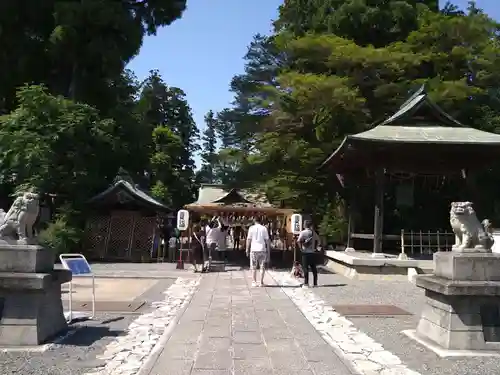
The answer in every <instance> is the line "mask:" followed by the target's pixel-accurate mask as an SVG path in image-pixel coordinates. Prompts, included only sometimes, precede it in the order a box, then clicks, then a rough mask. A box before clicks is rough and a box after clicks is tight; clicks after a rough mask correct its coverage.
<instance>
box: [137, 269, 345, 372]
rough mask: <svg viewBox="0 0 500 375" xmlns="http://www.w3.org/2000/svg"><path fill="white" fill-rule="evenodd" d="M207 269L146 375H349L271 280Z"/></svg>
mask: <svg viewBox="0 0 500 375" xmlns="http://www.w3.org/2000/svg"><path fill="white" fill-rule="evenodd" d="M249 281H250V279H249V273H248V272H245V271H232V272H227V273H220V274H207V275H205V276H204V278H203V279H202V280H201V283H200V286H199V290H198V291H197V292H196V294H195V295H194V296H193V298H192V300H191V303H190V304H189V306H188V308H187V310H186V311H185V313H184V314H183V316H182V317H181V319H180V321H179V324H178V325H177V326H176V328H175V329H174V331H173V333H172V336H171V337H170V339H169V340H168V342H167V344H166V346H165V347H164V349H163V351H162V352H161V353H160V355H159V357H158V359H157V361H156V363H155V364H154V366H153V367H152V369H151V371H150V372H149V373H148V374H147V375H167V374H168V375H188V374H189V375H223V374H224V375H225V374H235V375H246V374H248V375H252V374H259V375H262V374H264V373H271V374H275V375H278V374H283V375H327V374H328V375H351V374H353V372H352V370H351V369H350V368H349V367H348V365H346V363H345V362H344V361H343V359H341V358H339V357H338V356H337V354H336V353H335V352H334V351H333V349H332V347H331V346H330V345H329V344H328V343H326V341H325V340H324V339H323V338H322V337H321V336H320V334H319V333H318V332H317V331H316V329H315V328H314V327H313V326H312V325H311V324H310V323H309V321H308V320H307V319H306V318H305V317H304V315H302V313H301V312H300V311H299V310H298V309H297V307H296V306H295V304H294V303H293V302H292V301H291V300H290V298H289V297H288V296H287V295H286V294H285V293H284V292H283V290H282V289H281V288H280V287H278V286H277V285H276V284H275V282H274V280H273V279H272V278H270V277H269V276H266V283H267V284H268V285H269V286H267V287H265V288H251V287H250V286H249Z"/></svg>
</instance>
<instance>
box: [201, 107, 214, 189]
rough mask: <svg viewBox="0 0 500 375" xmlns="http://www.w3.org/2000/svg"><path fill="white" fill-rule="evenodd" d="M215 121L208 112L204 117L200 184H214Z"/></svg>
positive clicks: (212, 115) (210, 112) (212, 113)
mask: <svg viewBox="0 0 500 375" xmlns="http://www.w3.org/2000/svg"><path fill="white" fill-rule="evenodd" d="M216 128H217V119H216V118H215V115H214V112H213V111H211V110H210V111H209V112H208V113H207V114H206V115H205V131H204V132H203V136H202V142H203V143H202V152H201V160H202V164H201V168H200V171H199V172H198V180H199V181H200V182H201V183H206V184H213V183H216V182H217V181H216V177H215V174H214V167H215V164H216V162H217V134H216Z"/></svg>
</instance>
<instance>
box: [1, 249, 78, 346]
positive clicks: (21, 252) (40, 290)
mask: <svg viewBox="0 0 500 375" xmlns="http://www.w3.org/2000/svg"><path fill="white" fill-rule="evenodd" d="M54 259H55V256H54V253H53V252H52V251H50V250H47V249H44V248H42V247H41V246H33V245H31V246H29V245H24V246H23V245H18V244H15V245H12V244H6V243H0V346H12V347H16V346H31V345H38V344H41V343H44V342H45V341H46V340H48V339H50V338H51V337H53V336H54V335H56V334H57V333H59V332H61V331H64V330H66V329H67V324H66V319H65V317H64V312H63V307H62V301H61V284H62V283H65V282H68V281H70V280H71V272H70V271H67V270H54Z"/></svg>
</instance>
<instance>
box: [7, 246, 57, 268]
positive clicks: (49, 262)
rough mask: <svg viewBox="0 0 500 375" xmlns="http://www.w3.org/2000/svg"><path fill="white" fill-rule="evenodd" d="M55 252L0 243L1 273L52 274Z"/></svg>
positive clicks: (36, 247) (40, 247) (38, 247)
mask: <svg viewBox="0 0 500 375" xmlns="http://www.w3.org/2000/svg"><path fill="white" fill-rule="evenodd" d="M55 258H56V257H55V254H54V252H52V251H50V250H47V249H44V248H43V247H42V246H39V245H18V244H17V243H6V242H0V272H23V273H31V272H33V273H50V272H52V271H53V269H54V262H55Z"/></svg>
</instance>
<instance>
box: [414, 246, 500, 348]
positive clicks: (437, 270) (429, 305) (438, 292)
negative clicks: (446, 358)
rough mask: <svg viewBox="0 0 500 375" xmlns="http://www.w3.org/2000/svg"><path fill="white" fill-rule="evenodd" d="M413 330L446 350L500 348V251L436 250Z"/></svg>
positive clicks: (421, 281)
mask: <svg viewBox="0 0 500 375" xmlns="http://www.w3.org/2000/svg"><path fill="white" fill-rule="evenodd" d="M416 284H417V286H418V287H420V288H423V289H425V296H426V297H427V301H426V305H425V307H424V309H423V312H422V315H421V318H420V321H419V323H418V326H417V331H416V335H417V337H420V338H422V339H424V340H430V341H431V342H434V343H436V344H438V345H439V346H441V347H442V348H444V349H448V350H480V351H485V350H486V351H488V350H500V255H498V254H484V253H457V252H454V251H452V252H438V253H436V254H434V275H421V276H417V277H416Z"/></svg>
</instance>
